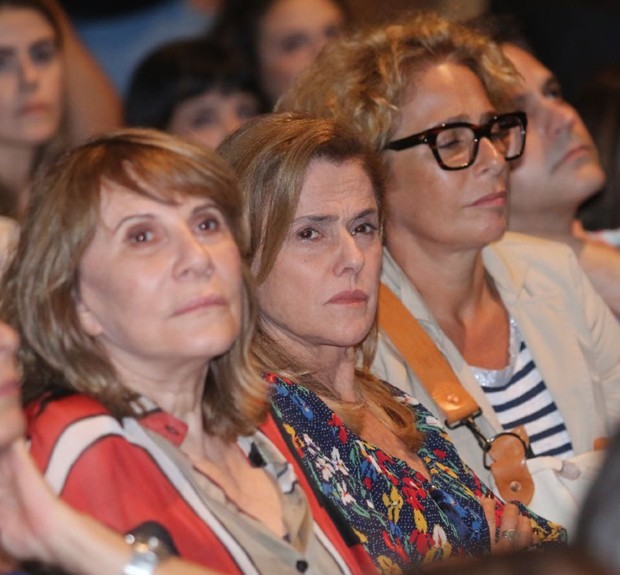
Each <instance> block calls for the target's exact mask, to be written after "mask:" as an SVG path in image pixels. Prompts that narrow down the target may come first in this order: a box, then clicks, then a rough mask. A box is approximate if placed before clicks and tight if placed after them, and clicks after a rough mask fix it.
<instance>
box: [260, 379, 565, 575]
mask: <svg viewBox="0 0 620 575" xmlns="http://www.w3.org/2000/svg"><path fill="white" fill-rule="evenodd" d="M265 378H266V379H267V381H269V382H270V383H272V384H273V390H272V405H273V409H272V415H273V417H274V418H275V420H276V422H277V423H278V425H279V426H280V428H281V429H282V430H283V431H284V434H285V436H286V438H287V440H288V443H289V445H291V446H292V449H293V451H294V452H295V453H296V455H297V457H298V459H299V460H300V462H301V464H302V466H303V468H304V470H305V472H306V475H307V476H308V479H309V480H310V483H311V484H312V485H314V486H315V488H317V489H318V490H319V491H320V492H322V493H323V494H324V495H325V496H326V497H327V498H328V499H329V500H330V501H331V503H332V504H333V506H334V507H335V508H336V509H337V511H338V513H340V514H341V515H342V516H343V518H344V522H345V523H346V524H348V525H349V526H350V527H351V528H352V529H353V530H354V532H355V534H356V535H357V537H358V538H359V540H360V542H361V543H362V544H363V545H364V547H365V549H366V550H367V552H368V553H369V554H370V556H371V557H372V558H373V560H374V562H375V564H376V565H377V568H378V569H379V571H380V572H382V573H386V574H397V573H400V572H401V567H402V566H403V565H406V564H408V563H426V562H430V561H435V560H439V559H444V558H447V557H459V556H473V555H481V554H485V553H488V552H489V551H490V534H489V527H488V524H487V522H486V519H485V515H484V511H483V509H482V506H481V505H480V503H479V501H478V498H479V497H480V496H481V495H483V494H485V493H488V492H489V489H488V488H487V487H486V486H485V485H484V484H482V483H481V481H480V480H479V479H478V477H477V476H476V475H475V474H474V472H473V471H472V470H471V469H470V468H469V467H468V466H467V465H466V464H465V463H463V461H462V460H461V458H460V457H459V455H458V453H457V451H456V448H455V447H454V445H453V444H452V442H451V440H450V439H449V437H448V435H447V433H446V431H445V429H444V428H443V426H442V425H441V424H440V422H439V421H438V420H437V419H436V418H435V417H434V416H433V415H432V414H431V413H430V412H429V411H428V410H427V409H426V408H425V407H423V406H422V405H421V404H420V403H419V402H418V401H416V400H415V399H413V398H412V397H411V396H409V395H407V394H405V393H404V392H402V391H400V390H398V389H396V388H393V387H392V386H390V388H391V391H392V393H393V395H394V396H395V397H396V398H397V399H398V400H400V401H402V402H403V403H405V404H407V405H409V406H410V407H411V410H412V413H413V415H414V417H415V418H416V424H417V427H418V429H419V430H420V431H422V433H423V434H424V441H423V445H422V447H421V448H420V449H419V451H418V456H419V457H420V459H421V460H422V461H423V462H424V464H425V466H426V468H427V470H428V472H429V475H430V477H431V479H430V481H429V480H428V479H426V477H424V475H422V474H421V473H419V472H417V471H416V470H414V469H412V468H411V467H410V466H409V465H407V463H405V462H404V461H403V460H401V459H398V458H396V457H391V456H390V455H388V454H387V453H385V452H384V451H382V450H381V449H379V448H377V447H375V446H374V445H372V444H370V443H368V442H366V441H364V440H363V439H362V438H360V437H359V436H357V435H356V434H355V433H353V432H352V431H351V430H350V429H348V428H347V427H346V426H345V425H344V424H343V422H342V420H341V419H340V418H339V417H338V415H336V414H335V413H334V412H333V411H332V410H331V409H330V408H329V407H328V406H327V405H326V404H325V403H324V402H323V401H322V400H321V399H319V397H318V396H317V395H315V394H314V393H313V392H311V391H309V390H308V389H306V388H304V387H302V386H300V385H297V384H295V383H292V382H291V381H288V380H286V379H283V378H281V377H279V376H277V375H275V374H265ZM385 385H389V384H385ZM521 507H522V511H523V512H524V513H526V514H527V515H528V516H529V517H530V518H531V521H532V524H533V527H534V528H535V529H536V530H537V532H538V534H539V537H540V540H541V543H540V544H541V545H549V544H552V545H553V544H563V543H565V542H566V531H565V530H564V529H563V528H562V527H560V526H558V525H556V524H554V523H551V522H549V521H547V520H545V519H542V518H541V517H539V516H537V515H535V514H534V513H532V512H531V511H529V510H527V509H526V508H525V507H523V506H521ZM502 512H503V503H502V502H501V501H500V500H498V499H496V515H497V524H498V525H499V524H500V518H501V514H502ZM494 536H495V534H494Z"/></svg>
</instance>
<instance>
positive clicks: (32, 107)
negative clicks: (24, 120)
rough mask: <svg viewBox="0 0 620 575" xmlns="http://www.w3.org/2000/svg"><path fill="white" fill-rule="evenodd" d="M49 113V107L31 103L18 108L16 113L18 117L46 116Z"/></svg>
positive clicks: (39, 103)
mask: <svg viewBox="0 0 620 575" xmlns="http://www.w3.org/2000/svg"><path fill="white" fill-rule="evenodd" d="M49 111H50V106H49V105H48V104H44V103H41V102H32V103H30V104H25V105H24V106H22V107H20V108H19V109H18V111H17V113H18V114H19V115H20V116H31V115H38V114H47V113H48V112H49Z"/></svg>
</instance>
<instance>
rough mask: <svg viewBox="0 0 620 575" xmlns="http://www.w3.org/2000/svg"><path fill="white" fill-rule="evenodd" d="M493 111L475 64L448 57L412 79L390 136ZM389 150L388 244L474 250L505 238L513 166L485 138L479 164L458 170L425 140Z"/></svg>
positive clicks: (475, 119) (480, 118)
mask: <svg viewBox="0 0 620 575" xmlns="http://www.w3.org/2000/svg"><path fill="white" fill-rule="evenodd" d="M494 113H495V111H494V108H493V106H492V105H491V102H490V101H489V99H488V96H487V94H486V92H485V90H484V88H483V85H482V83H481V82H480V80H479V79H478V77H477V76H476V75H475V74H474V73H473V72H472V71H471V70H469V69H468V68H466V67H464V66H461V65H458V64H453V63H450V62H446V63H441V64H438V65H433V66H431V67H429V68H427V69H426V70H424V71H422V72H420V73H418V74H415V75H414V76H413V77H412V78H411V81H410V88H409V94H408V96H406V97H405V102H404V104H403V105H402V106H401V109H400V121H399V122H398V125H397V129H396V132H395V134H394V136H393V138H392V140H396V139H399V138H403V137H406V136H410V135H413V134H417V133H418V132H422V131H424V130H427V129H429V128H433V127H436V126H439V125H441V124H444V123H449V122H469V123H472V124H483V123H485V122H486V121H487V120H488V119H489V118H490V117H491V116H493V115H494ZM386 154H387V159H388V165H389V170H390V176H391V180H390V187H389V189H388V193H387V197H386V203H387V210H388V214H387V216H388V221H387V223H386V234H387V239H388V242H392V241H400V240H402V239H404V238H407V241H410V240H413V241H415V242H418V243H420V245H428V246H431V245H442V246H444V247H447V248H448V249H462V248H465V249H468V248H472V247H474V248H479V247H483V246H484V245H486V244H487V243H489V242H491V241H494V240H497V239H499V238H500V237H501V236H502V234H503V233H504V231H505V229H506V223H507V177H508V168H507V164H506V161H505V160H504V158H503V155H502V154H501V153H500V152H499V151H498V150H497V149H496V148H495V147H494V145H493V144H492V143H491V142H490V141H489V140H488V139H487V138H482V139H481V140H480V144H479V148H478V155H477V157H476V160H475V161H474V163H473V164H472V165H471V166H469V167H468V168H465V169H463V170H458V171H446V170H443V169H441V168H440V167H439V165H438V163H437V161H436V159H435V157H434V156H433V153H432V151H431V148H430V147H429V146H428V145H426V144H422V145H418V146H416V147H413V148H409V149H405V150H401V151H387V152H386ZM388 245H389V243H388Z"/></svg>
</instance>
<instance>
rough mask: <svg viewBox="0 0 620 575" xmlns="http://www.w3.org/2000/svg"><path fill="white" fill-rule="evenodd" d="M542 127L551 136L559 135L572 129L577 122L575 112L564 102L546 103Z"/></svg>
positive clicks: (553, 101) (552, 101)
mask: <svg viewBox="0 0 620 575" xmlns="http://www.w3.org/2000/svg"><path fill="white" fill-rule="evenodd" d="M545 119H546V121H545V124H544V127H545V129H546V130H547V132H548V133H549V134H551V135H557V134H561V133H562V132H566V131H568V130H570V129H571V128H572V126H573V125H574V124H575V122H576V120H577V111H576V110H575V108H573V107H572V106H571V105H570V104H569V103H567V102H565V101H564V100H551V101H549V102H546V111H545Z"/></svg>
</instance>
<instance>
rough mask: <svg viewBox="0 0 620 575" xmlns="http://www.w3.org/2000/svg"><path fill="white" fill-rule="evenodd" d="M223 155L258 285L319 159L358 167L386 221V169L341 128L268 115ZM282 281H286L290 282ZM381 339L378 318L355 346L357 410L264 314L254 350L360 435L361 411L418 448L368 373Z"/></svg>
mask: <svg viewBox="0 0 620 575" xmlns="http://www.w3.org/2000/svg"><path fill="white" fill-rule="evenodd" d="M218 151H219V152H220V154H222V156H223V157H224V158H225V159H226V160H228V161H229V162H230V163H231V165H232V167H233V169H234V170H235V172H236V173H237V176H238V177H239V181H240V183H241V189H242V192H243V195H244V206H245V210H246V212H247V217H248V220H249V223H250V237H251V240H250V251H249V257H250V261H251V262H252V265H253V272H254V276H255V279H256V282H257V284H258V285H260V284H261V283H262V282H264V281H265V279H266V278H267V277H268V275H269V274H270V273H271V271H272V269H273V265H274V263H275V261H276V258H277V257H278V254H279V253H280V250H281V248H282V245H283V243H284V240H285V238H286V235H287V233H288V231H289V227H290V225H291V223H292V221H293V219H294V217H295V213H296V210H297V204H298V202H299V197H300V194H301V190H302V187H303V184H304V181H305V178H306V173H307V171H308V168H309V166H310V164H311V163H312V162H313V161H315V160H317V159H320V160H325V161H328V162H331V163H334V164H336V165H340V164H342V163H344V162H348V161H355V162H359V165H360V166H361V167H362V169H363V170H364V171H365V173H366V175H367V176H368V179H369V180H370V182H371V185H372V188H373V190H374V194H375V198H376V200H377V206H378V208H379V213H380V221H381V223H382V222H383V211H382V205H383V194H384V188H385V171H384V168H383V164H382V161H381V159H380V157H379V154H377V153H376V152H374V151H373V150H371V149H370V148H369V147H368V146H367V145H366V144H365V142H363V140H362V139H361V138H360V137H359V136H358V134H357V133H356V132H355V131H354V130H351V129H349V128H348V127H346V126H345V125H344V124H342V123H340V122H337V121H335V120H333V119H327V118H325V119H317V118H314V117H310V116H306V115H299V114H289V113H281V114H270V115H267V116H263V117H259V118H256V119H254V120H250V121H249V122H248V123H246V124H244V125H243V126H242V127H241V128H240V129H239V130H238V131H237V132H235V133H234V134H232V135H231V136H229V137H228V138H227V139H226V140H225V141H224V142H223V143H222V144H221V146H220V147H219V149H218ZM282 281H283V282H286V277H283V278H282ZM376 339H377V323H376V320H375V322H374V324H373V326H372V328H371V329H370V332H369V333H368V335H367V336H366V338H365V339H364V341H362V342H360V344H359V345H358V346H357V347H358V354H359V358H360V361H359V366H358V368H357V369H356V381H357V382H358V384H359V385H360V388H359V389H360V395H361V397H362V398H363V401H362V402H361V403H360V404H359V405H355V406H349V405H347V404H346V403H345V402H342V401H340V398H339V397H337V396H336V395H335V394H334V391H333V389H331V387H330V386H329V385H326V384H324V383H323V382H322V381H320V379H319V378H318V377H317V376H316V369H315V368H314V367H313V366H309V365H303V364H301V363H300V362H299V360H298V358H295V357H291V356H290V355H289V354H288V353H287V352H286V350H284V349H283V348H282V346H280V345H278V344H277V343H276V342H275V341H274V340H273V339H272V338H271V337H270V336H269V335H268V334H267V333H266V331H265V330H264V329H263V327H262V324H261V316H260V309H259V319H258V324H257V329H256V335H255V338H254V342H253V346H252V351H253V353H254V355H255V356H256V358H257V361H258V363H259V364H260V366H261V367H262V368H263V369H264V370H265V371H270V372H274V373H277V374H278V375H282V376H284V377H287V378H289V379H292V380H293V381H295V382H298V383H300V384H301V385H303V386H305V387H307V388H308V389H310V390H312V391H314V392H315V393H317V394H318V395H319V396H321V397H322V398H323V399H324V400H326V401H327V402H328V403H330V405H331V406H332V408H333V409H334V410H335V411H336V412H338V413H339V414H340V415H341V417H343V419H344V421H345V422H346V423H347V424H348V425H350V426H351V427H352V428H353V429H354V430H355V431H356V432H357V431H359V430H360V427H361V425H360V422H361V417H360V416H361V410H363V409H366V408H371V409H373V411H375V412H376V413H377V416H378V417H381V418H382V419H383V420H384V421H385V422H386V424H387V425H388V427H390V428H391V429H393V430H394V432H395V433H397V434H398V435H399V437H401V438H402V439H403V441H404V442H405V443H406V444H407V445H408V446H410V447H412V448H416V447H417V446H419V444H420V434H419V433H418V431H417V429H416V426H415V422H414V421H413V418H412V416H411V412H410V410H409V408H407V407H406V406H404V405H402V404H401V403H400V402H398V401H396V400H395V399H394V397H393V396H392V394H391V393H390V391H389V389H388V388H387V387H386V386H384V385H382V384H381V383H380V382H379V381H378V380H377V378H376V377H375V376H374V375H373V374H372V372H371V369H370V366H371V363H372V360H373V357H374V352H375V347H376Z"/></svg>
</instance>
